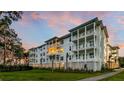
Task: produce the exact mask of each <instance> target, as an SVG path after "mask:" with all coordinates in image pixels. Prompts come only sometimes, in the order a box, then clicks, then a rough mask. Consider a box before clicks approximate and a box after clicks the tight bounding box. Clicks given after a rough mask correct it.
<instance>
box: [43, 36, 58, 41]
mask: <svg viewBox="0 0 124 93" xmlns="http://www.w3.org/2000/svg"><path fill="white" fill-rule="evenodd" d="M56 38H57V39H58V37H56V36H55V37H52V38H50V39H48V40H47V41H45V42H49V41H51V40H54V39H56Z"/></svg>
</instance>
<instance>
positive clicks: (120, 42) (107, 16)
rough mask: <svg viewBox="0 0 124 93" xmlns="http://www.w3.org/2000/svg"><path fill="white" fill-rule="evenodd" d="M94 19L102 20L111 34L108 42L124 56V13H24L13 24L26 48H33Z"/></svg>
mask: <svg viewBox="0 0 124 93" xmlns="http://www.w3.org/2000/svg"><path fill="white" fill-rule="evenodd" d="M95 17H98V18H99V20H102V21H103V24H104V25H105V26H106V27H107V30H108V34H109V42H110V44H111V45H113V46H119V47H120V50H119V56H124V12H122V11H120V12H119V11H118V12H116V11H73V12H72V11H66V12H65V11H30V12H29V11H25V12H24V13H23V15H22V19H20V20H19V21H17V22H13V24H12V25H11V27H12V28H14V29H15V31H16V33H17V34H18V36H19V38H21V39H22V43H23V47H24V48H25V49H27V50H28V49H30V48H32V47H36V46H39V45H42V44H44V41H46V40H48V39H49V38H52V37H54V36H58V37H59V36H62V35H65V34H67V33H69V32H68V30H70V29H71V28H74V27H76V26H78V25H80V24H82V23H84V22H87V21H89V20H91V19H93V18H95Z"/></svg>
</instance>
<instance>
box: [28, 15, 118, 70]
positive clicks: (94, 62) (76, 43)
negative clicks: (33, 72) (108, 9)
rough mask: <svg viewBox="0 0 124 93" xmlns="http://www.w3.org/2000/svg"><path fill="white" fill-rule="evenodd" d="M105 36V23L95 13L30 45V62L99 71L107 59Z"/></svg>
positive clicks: (47, 65) (31, 63)
mask: <svg viewBox="0 0 124 93" xmlns="http://www.w3.org/2000/svg"><path fill="white" fill-rule="evenodd" d="M108 38H109V35H108V32H107V28H106V26H104V25H103V23H102V20H99V19H98V18H97V17H96V18H94V19H92V20H90V21H88V22H86V23H83V24H81V25H79V26H77V27H74V28H72V29H70V30H69V33H68V34H66V35H64V36H62V37H53V38H51V39H49V40H47V41H45V43H44V44H43V45H41V46H38V47H35V48H32V49H30V50H29V59H30V65H32V66H38V67H47V68H48V67H52V66H53V67H54V68H65V69H68V68H69V69H78V70H92V71H100V70H101V69H102V67H107V66H106V65H107V62H108V61H109V58H108V56H109V54H108V50H107V49H108V44H109V43H108ZM117 56H118V55H117ZM117 60H118V59H117Z"/></svg>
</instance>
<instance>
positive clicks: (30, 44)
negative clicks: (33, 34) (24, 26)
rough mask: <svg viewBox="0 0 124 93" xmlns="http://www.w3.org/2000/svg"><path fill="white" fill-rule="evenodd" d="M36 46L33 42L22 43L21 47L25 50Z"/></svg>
mask: <svg viewBox="0 0 124 93" xmlns="http://www.w3.org/2000/svg"><path fill="white" fill-rule="evenodd" d="M37 46H38V44H36V43H33V42H30V43H29V42H23V43H22V47H24V48H25V49H26V50H28V49H30V48H33V47H37Z"/></svg>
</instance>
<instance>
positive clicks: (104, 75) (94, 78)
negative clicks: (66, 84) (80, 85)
mask: <svg viewBox="0 0 124 93" xmlns="http://www.w3.org/2000/svg"><path fill="white" fill-rule="evenodd" d="M122 71H124V68H120V69H115V72H110V73H107V74H103V75H100V76H95V77H91V78H86V79H81V80H79V81H98V80H102V79H104V78H108V77H111V76H114V75H116V74H118V73H120V72H122Z"/></svg>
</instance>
